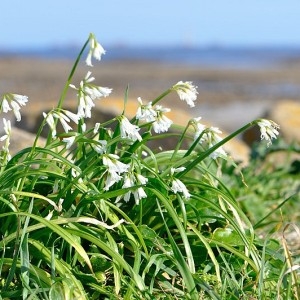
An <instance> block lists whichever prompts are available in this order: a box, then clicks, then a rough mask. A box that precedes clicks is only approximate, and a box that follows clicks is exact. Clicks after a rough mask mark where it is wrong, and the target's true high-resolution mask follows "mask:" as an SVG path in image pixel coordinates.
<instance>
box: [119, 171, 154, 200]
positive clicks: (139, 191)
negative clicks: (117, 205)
mask: <svg viewBox="0 0 300 300" xmlns="http://www.w3.org/2000/svg"><path fill="white" fill-rule="evenodd" d="M147 182H148V179H147V178H146V177H144V176H143V175H141V174H138V173H135V172H133V171H131V172H128V173H126V174H125V176H124V184H123V186H122V188H131V187H132V188H133V189H132V190H130V191H128V192H127V193H126V194H125V195H123V196H119V197H118V198H117V200H116V202H119V201H120V199H121V198H124V201H125V202H128V201H129V199H130V195H131V194H133V196H134V199H135V204H136V205H138V204H139V202H140V200H141V199H142V198H146V197H147V194H146V193H145V191H144V189H143V187H141V186H140V185H145V184H147ZM137 186H138V187H137ZM134 187H136V188H134Z"/></svg>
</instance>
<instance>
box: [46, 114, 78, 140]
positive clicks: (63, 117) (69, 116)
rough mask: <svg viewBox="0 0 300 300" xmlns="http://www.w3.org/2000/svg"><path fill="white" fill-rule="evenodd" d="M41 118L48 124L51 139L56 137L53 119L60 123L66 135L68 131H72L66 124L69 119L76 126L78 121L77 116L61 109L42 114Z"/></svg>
mask: <svg viewBox="0 0 300 300" xmlns="http://www.w3.org/2000/svg"><path fill="white" fill-rule="evenodd" d="M43 116H44V118H45V119H46V122H47V123H48V125H49V127H50V129H51V132H52V137H53V138H54V137H55V136H56V133H57V132H56V122H55V120H54V118H55V119H58V120H59V121H60V123H61V125H62V126H63V129H64V131H65V132H66V133H68V132H69V131H70V130H72V127H71V126H70V125H69V124H68V123H69V122H70V119H71V120H72V121H73V122H74V123H76V124H78V120H79V117H78V115H76V114H74V113H72V112H70V111H67V110H63V109H61V110H59V111H55V110H52V111H50V112H49V113H48V114H46V113H45V112H43Z"/></svg>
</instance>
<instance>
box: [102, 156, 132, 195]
mask: <svg viewBox="0 0 300 300" xmlns="http://www.w3.org/2000/svg"><path fill="white" fill-rule="evenodd" d="M119 158H120V157H119V156H118V155H116V154H104V155H103V157H102V161H103V165H104V166H106V168H107V176H106V182H105V187H104V190H105V191H108V190H109V188H110V187H111V186H112V185H114V184H115V183H116V182H119V181H120V180H121V179H122V176H121V174H123V173H124V172H126V171H127V170H128V168H129V165H126V164H124V163H122V162H120V161H119Z"/></svg>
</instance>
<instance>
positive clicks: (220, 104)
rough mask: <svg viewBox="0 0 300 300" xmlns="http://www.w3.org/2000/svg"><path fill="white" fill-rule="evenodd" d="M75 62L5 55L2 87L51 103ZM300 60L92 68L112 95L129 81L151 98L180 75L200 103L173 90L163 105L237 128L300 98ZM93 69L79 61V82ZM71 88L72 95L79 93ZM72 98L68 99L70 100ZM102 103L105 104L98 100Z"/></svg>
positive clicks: (134, 93) (0, 66) (0, 62)
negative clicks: (190, 104) (264, 63)
mask: <svg viewBox="0 0 300 300" xmlns="http://www.w3.org/2000/svg"><path fill="white" fill-rule="evenodd" d="M72 65H73V62H72V61H69V60H63V59H35V58H22V57H19V58H18V57H5V58H4V57H2V58H0V93H1V94H2V93H6V92H14V93H19V94H24V95H27V96H28V97H29V100H30V102H29V104H28V106H27V107H26V108H25V109H26V110H30V109H33V106H32V105H33V104H32V103H35V104H34V105H35V106H36V105H38V107H41V108H43V106H45V108H48V107H49V103H55V101H57V100H58V99H59V97H60V94H61V91H62V89H63V86H64V84H65V82H66V80H67V78H68V74H69V72H70V70H71V68H72ZM299 66H300V63H299V62H298V61H294V62H286V63H285V64H281V65H274V66H272V67H269V68H253V69H238V68H236V69H233V68H232V69H230V68H219V69H218V68H207V67H201V66H192V65H188V66H187V65H179V64H177V65H176V64H170V63H168V64H167V63H161V62H154V61H129V60H121V61H111V62H105V60H104V61H103V62H100V63H96V64H95V66H94V68H93V69H91V70H92V72H93V73H92V74H93V76H94V77H95V78H96V80H95V83H96V84H97V85H101V86H105V87H110V88H113V93H112V97H114V98H121V99H122V98H123V97H124V92H125V89H126V86H127V85H129V99H130V100H133V101H136V98H137V97H142V99H144V100H145V101H151V100H152V99H154V98H155V97H156V96H158V95H159V94H160V93H162V92H163V91H165V90H166V89H168V88H169V87H170V86H172V85H173V84H175V83H177V82H178V81H180V80H183V81H193V82H194V84H195V85H197V86H198V91H199V97H198V100H197V104H196V107H195V108H189V107H188V106H187V105H186V104H185V103H183V102H182V101H180V100H178V97H177V96H175V95H174V94H173V95H170V96H168V97H167V98H166V99H165V100H164V103H162V104H163V105H164V106H168V107H171V108H172V107H176V108H178V109H182V110H184V111H185V112H188V113H189V114H191V115H192V116H201V117H202V118H203V120H207V121H209V122H211V123H213V124H214V125H215V126H219V127H220V128H222V129H224V130H227V131H232V130H234V129H237V126H242V125H243V124H244V123H245V122H247V121H251V120H252V119H254V118H256V117H259V116H261V115H263V114H264V113H265V111H267V110H268V108H269V107H270V106H272V105H273V104H274V103H275V102H276V101H280V100H283V99H294V100H297V101H300V68H299ZM88 70H89V69H88V68H87V67H86V66H85V64H84V62H83V61H82V62H80V64H79V67H78V69H77V72H76V73H75V76H74V80H73V81H72V82H73V83H74V84H75V85H78V83H79V82H80V80H81V79H82V78H83V77H84V76H85V75H86V73H87V71H88ZM75 96H76V95H75V92H74V91H69V93H68V95H67V99H69V100H71V99H74V98H75ZM67 101H68V100H67ZM98 105H101V103H100V102H98Z"/></svg>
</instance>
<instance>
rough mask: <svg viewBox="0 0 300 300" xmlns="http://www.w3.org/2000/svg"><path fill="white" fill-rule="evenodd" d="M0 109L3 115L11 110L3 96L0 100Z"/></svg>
mask: <svg viewBox="0 0 300 300" xmlns="http://www.w3.org/2000/svg"><path fill="white" fill-rule="evenodd" d="M2 109H3V112H4V113H7V112H9V111H10V110H11V107H10V106H9V103H8V101H7V99H6V98H5V96H3V99H2Z"/></svg>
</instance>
